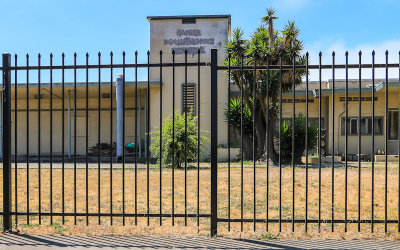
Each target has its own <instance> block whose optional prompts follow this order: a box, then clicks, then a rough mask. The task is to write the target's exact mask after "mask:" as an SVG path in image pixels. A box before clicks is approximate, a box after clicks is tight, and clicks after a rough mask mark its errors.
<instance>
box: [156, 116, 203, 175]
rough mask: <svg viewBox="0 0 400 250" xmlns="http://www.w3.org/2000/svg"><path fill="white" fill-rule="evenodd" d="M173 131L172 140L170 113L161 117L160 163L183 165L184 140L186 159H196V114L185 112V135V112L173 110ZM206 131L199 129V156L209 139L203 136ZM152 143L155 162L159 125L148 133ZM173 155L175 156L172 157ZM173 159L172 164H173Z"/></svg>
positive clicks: (158, 155)
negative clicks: (165, 116)
mask: <svg viewBox="0 0 400 250" xmlns="http://www.w3.org/2000/svg"><path fill="white" fill-rule="evenodd" d="M174 127H175V131H174V140H172V132H173V123H172V114H171V115H170V116H169V117H167V118H165V119H163V123H162V142H161V146H162V158H161V159H162V164H163V165H165V166H170V167H171V166H173V167H178V168H179V167H183V164H184V162H185V141H187V148H186V154H187V161H188V162H194V161H195V160H196V159H197V145H198V136H197V132H198V131H197V130H198V127H197V116H195V115H193V112H188V114H187V136H186V135H185V114H180V113H179V112H175V125H174ZM206 133H208V132H207V131H206V130H200V157H201V156H202V155H203V152H204V150H205V149H206V147H207V144H208V143H209V142H210V140H209V139H208V138H207V137H206V136H204V134H206ZM150 134H151V138H152V144H151V145H150V151H151V152H152V153H153V154H154V157H155V158H157V163H158V164H159V163H160V127H155V128H154V129H153V131H152V132H151V133H150ZM173 155H174V156H175V158H173ZM173 159H174V164H173V162H172V161H173Z"/></svg>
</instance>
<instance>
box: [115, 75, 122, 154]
mask: <svg viewBox="0 0 400 250" xmlns="http://www.w3.org/2000/svg"><path fill="white" fill-rule="evenodd" d="M123 77H124V76H123V75H122V74H118V75H117V81H116V91H115V100H116V102H117V157H116V160H117V161H118V160H119V159H120V158H121V157H122V151H123V147H124V145H123V135H122V130H123V120H124V117H123Z"/></svg>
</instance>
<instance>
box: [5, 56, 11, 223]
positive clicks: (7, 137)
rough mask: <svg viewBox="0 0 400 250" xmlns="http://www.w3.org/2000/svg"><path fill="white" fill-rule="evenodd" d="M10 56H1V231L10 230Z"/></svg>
mask: <svg viewBox="0 0 400 250" xmlns="http://www.w3.org/2000/svg"><path fill="white" fill-rule="evenodd" d="M9 67H11V55H10V54H9V53H4V54H3V230H4V231H9V230H11V71H10V70H9Z"/></svg>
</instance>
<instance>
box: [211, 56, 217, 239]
mask: <svg viewBox="0 0 400 250" xmlns="http://www.w3.org/2000/svg"><path fill="white" fill-rule="evenodd" d="M217 65H218V64H217V50H216V49H212V50H211V236H216V235H217V225H218V223H217V222H218V221H217V220H218V217H217V208H218V207H217V193H218V187H217V185H218V184H217V175H218V172H217V168H218V157H217V144H218V133H217V128H218V111H217V104H218V88H217V84H218V81H217V75H218V74H217V73H218V70H217Z"/></svg>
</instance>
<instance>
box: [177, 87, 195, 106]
mask: <svg viewBox="0 0 400 250" xmlns="http://www.w3.org/2000/svg"><path fill="white" fill-rule="evenodd" d="M185 89H186V86H185V84H184V83H182V92H181V96H182V98H181V100H182V113H184V112H189V111H192V112H193V113H196V85H195V84H194V83H188V84H187V93H186V92H185ZM186 95H187V106H185V105H186Z"/></svg>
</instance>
